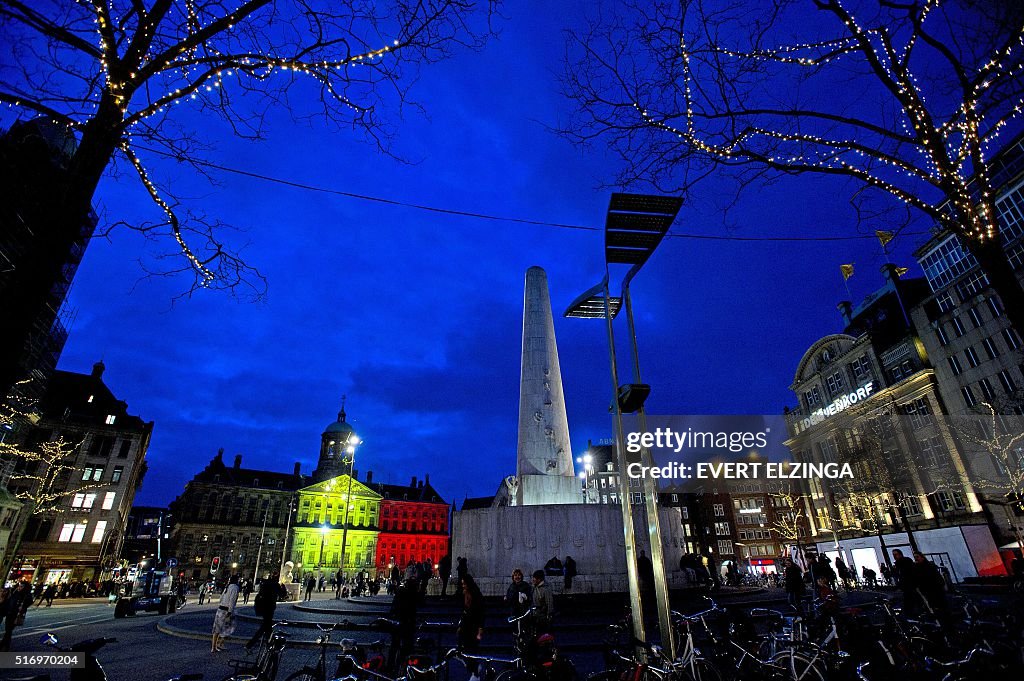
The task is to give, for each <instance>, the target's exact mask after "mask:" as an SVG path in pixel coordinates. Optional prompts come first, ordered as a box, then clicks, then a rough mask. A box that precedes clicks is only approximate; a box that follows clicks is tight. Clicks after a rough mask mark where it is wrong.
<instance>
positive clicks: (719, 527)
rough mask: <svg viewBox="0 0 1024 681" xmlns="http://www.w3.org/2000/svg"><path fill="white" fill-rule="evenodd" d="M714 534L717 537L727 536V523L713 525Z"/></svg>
mask: <svg viewBox="0 0 1024 681" xmlns="http://www.w3.org/2000/svg"><path fill="white" fill-rule="evenodd" d="M715 534H717V535H718V536H723V535H724V536H729V523H726V522H719V523H715Z"/></svg>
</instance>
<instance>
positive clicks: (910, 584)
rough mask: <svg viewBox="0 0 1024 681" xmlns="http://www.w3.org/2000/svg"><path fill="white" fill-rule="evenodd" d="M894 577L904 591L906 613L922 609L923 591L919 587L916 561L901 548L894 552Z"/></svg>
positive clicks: (897, 584)
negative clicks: (915, 567) (904, 553)
mask: <svg viewBox="0 0 1024 681" xmlns="http://www.w3.org/2000/svg"><path fill="white" fill-rule="evenodd" d="M892 578H893V580H894V581H895V582H896V586H898V587H899V588H900V590H901V591H902V592H903V610H904V613H906V614H908V615H909V614H913V613H916V612H918V611H920V609H921V605H922V603H921V592H920V591H918V588H917V587H918V584H917V575H916V571H915V569H914V561H912V560H910V559H909V558H907V557H906V556H904V555H903V552H902V551H900V550H899V549H896V550H895V551H893V552H892Z"/></svg>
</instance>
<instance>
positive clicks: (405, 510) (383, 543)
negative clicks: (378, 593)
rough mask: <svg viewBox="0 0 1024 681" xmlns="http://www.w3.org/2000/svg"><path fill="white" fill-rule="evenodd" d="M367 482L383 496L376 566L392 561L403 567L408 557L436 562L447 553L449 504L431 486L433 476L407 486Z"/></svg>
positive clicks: (385, 565) (389, 564) (368, 479)
mask: <svg viewBox="0 0 1024 681" xmlns="http://www.w3.org/2000/svg"><path fill="white" fill-rule="evenodd" d="M366 479H367V483H366V484H367V485H368V486H369V487H370V488H371V489H373V490H375V491H376V492H377V493H378V494H379V495H380V496H381V502H380V534H379V535H378V537H377V558H376V563H377V570H378V571H381V570H386V569H387V568H389V567H390V566H392V565H398V566H400V567H404V566H406V565H408V564H409V561H411V560H413V561H423V560H426V561H428V562H430V563H432V564H435V565H436V564H437V562H438V561H439V560H441V558H442V557H444V556H446V555H447V554H448V550H449V549H448V504H447V503H445V501H444V499H442V498H441V495H440V494H438V493H437V491H436V490H435V489H434V488H433V487H431V486H430V476H426V477H425V478H424V479H423V480H419V481H417V480H416V478H413V479H412V481H411V482H410V483H409V486H408V487H404V486H402V485H385V484H381V483H374V484H371V482H370V480H372V473H368V474H367V477H366Z"/></svg>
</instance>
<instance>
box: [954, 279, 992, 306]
mask: <svg viewBox="0 0 1024 681" xmlns="http://www.w3.org/2000/svg"><path fill="white" fill-rule="evenodd" d="M987 287H988V275H986V274H983V273H981V272H975V273H973V274H971V275H970V276H968V277H967V278H966V279H964V281H963V283H960V284H957V287H956V292H957V294H958V295H959V296H960V300H962V301H964V302H967V300H968V299H969V298H970V297H971V296H973V295H976V294H977V293H979V292H981V291H983V290H984V289H985V288H987Z"/></svg>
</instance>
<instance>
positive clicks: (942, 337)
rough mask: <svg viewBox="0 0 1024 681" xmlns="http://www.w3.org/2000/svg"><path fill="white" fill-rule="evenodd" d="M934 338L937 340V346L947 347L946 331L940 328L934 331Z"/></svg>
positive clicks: (947, 337)
mask: <svg viewBox="0 0 1024 681" xmlns="http://www.w3.org/2000/svg"><path fill="white" fill-rule="evenodd" d="M935 337H936V338H938V339H939V345H942V346H946V345H949V336H947V335H946V330H945V329H943V328H942V327H941V326H940V327H939V328H937V329H935Z"/></svg>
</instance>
